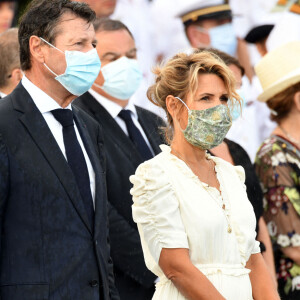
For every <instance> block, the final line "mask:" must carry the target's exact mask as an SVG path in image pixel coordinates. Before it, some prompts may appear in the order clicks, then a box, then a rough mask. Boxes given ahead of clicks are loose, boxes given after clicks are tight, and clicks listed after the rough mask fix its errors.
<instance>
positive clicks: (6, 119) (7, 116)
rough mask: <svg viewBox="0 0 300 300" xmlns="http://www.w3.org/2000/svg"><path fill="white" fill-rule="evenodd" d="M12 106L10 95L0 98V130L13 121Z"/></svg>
mask: <svg viewBox="0 0 300 300" xmlns="http://www.w3.org/2000/svg"><path fill="white" fill-rule="evenodd" d="M14 111H15V110H14V107H13V103H12V98H11V96H10V95H8V96H6V97H5V98H3V99H1V100H0V132H1V131H2V130H3V129H4V128H5V127H7V126H9V127H11V125H12V123H13V122H14V119H15V117H14Z"/></svg>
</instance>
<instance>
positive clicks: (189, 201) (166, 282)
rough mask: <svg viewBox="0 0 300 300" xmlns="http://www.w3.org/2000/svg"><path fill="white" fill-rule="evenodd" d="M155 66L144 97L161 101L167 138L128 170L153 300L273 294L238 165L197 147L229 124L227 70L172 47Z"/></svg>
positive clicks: (214, 140)
mask: <svg viewBox="0 0 300 300" xmlns="http://www.w3.org/2000/svg"><path fill="white" fill-rule="evenodd" d="M155 74H156V83H155V84H154V85H153V86H151V87H150V88H149V90H148V98H149V99H150V100H151V101H153V102H154V103H155V104H156V105H159V106H161V107H163V108H164V109H165V111H166V114H167V116H168V121H169V127H170V128H168V129H171V131H172V132H173V137H171V136H170V147H169V146H167V145H163V146H162V147H161V148H162V153H160V154H158V155H157V156H155V157H154V158H152V159H151V160H148V161H146V162H144V163H143V164H141V165H140V166H139V167H138V169H137V171H136V173H135V175H133V176H131V177H130V180H131V182H132V183H133V188H132V189H131V194H132V195H133V206H132V212H133V218H134V221H135V222H136V223H137V225H138V229H139V233H140V236H141V242H142V246H143V251H144V257H145V262H146V265H147V267H148V268H149V269H150V270H151V271H152V272H153V273H155V274H156V275H157V276H158V277H159V279H160V281H159V283H157V284H156V292H155V294H154V296H153V299H155V300H156V299H164V300H168V299H170V300H179V299H182V300H183V299H192V300H193V299H197V300H199V299H209V300H211V299H214V300H217V299H227V300H246V299H247V300H248V299H253V298H254V299H255V300H260V299H268V300H279V296H278V294H277V292H276V289H275V287H274V284H273V282H272V279H271V276H270V274H269V271H268V270H267V267H266V265H265V263H264V261H263V259H262V256H261V254H260V250H259V243H258V242H257V241H256V240H255V235H256V233H255V216H254V212H253V208H252V206H251V204H250V202H249V200H248V198H247V194H246V189H245V186H244V180H245V173H244V170H243V168H242V167H240V166H237V167H235V166H233V165H231V164H230V163H228V162H226V161H224V160H223V159H221V158H217V157H212V156H210V155H209V154H207V152H206V150H208V149H211V148H213V147H215V146H216V145H218V144H220V143H221V142H222V141H223V139H224V137H225V135H226V133H227V131H228V130H229V128H230V126H231V115H230V110H229V107H228V106H227V102H228V101H229V100H228V99H239V97H238V95H237V94H236V92H235V88H234V86H235V81H234V78H233V75H232V73H231V72H230V71H229V69H228V67H226V66H225V64H224V63H223V62H221V60H219V59H218V58H216V57H214V56H212V55H211V54H210V53H208V52H201V53H193V54H190V55H187V54H184V53H180V54H178V55H176V56H174V57H173V58H172V59H171V60H169V61H168V62H167V64H166V65H165V66H164V67H163V68H162V69H159V68H157V69H156V70H155ZM236 101H238V100H236Z"/></svg>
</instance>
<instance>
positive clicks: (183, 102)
mask: <svg viewBox="0 0 300 300" xmlns="http://www.w3.org/2000/svg"><path fill="white" fill-rule="evenodd" d="M174 98H176V99H178V100H179V101H180V102H181V103H182V104H183V105H184V106H185V107H186V108H187V110H188V111H190V109H189V107H188V106H187V105H186V103H185V102H184V101H182V100H181V99H180V98H179V97H174Z"/></svg>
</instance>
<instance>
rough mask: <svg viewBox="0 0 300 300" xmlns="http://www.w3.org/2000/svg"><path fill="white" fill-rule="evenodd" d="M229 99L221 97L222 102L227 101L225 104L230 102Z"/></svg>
mask: <svg viewBox="0 0 300 300" xmlns="http://www.w3.org/2000/svg"><path fill="white" fill-rule="evenodd" d="M228 100H229V99H228V97H221V101H225V102H228Z"/></svg>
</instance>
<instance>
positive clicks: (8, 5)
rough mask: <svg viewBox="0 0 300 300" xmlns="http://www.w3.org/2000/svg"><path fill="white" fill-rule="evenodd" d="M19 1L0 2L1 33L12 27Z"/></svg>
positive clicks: (4, 0) (3, 0)
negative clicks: (16, 4)
mask: <svg viewBox="0 0 300 300" xmlns="http://www.w3.org/2000/svg"><path fill="white" fill-rule="evenodd" d="M16 2H17V0H0V33H1V32H4V31H5V30H7V29H8V28H10V27H11V24H12V22H13V18H14V14H15V3H16Z"/></svg>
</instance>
